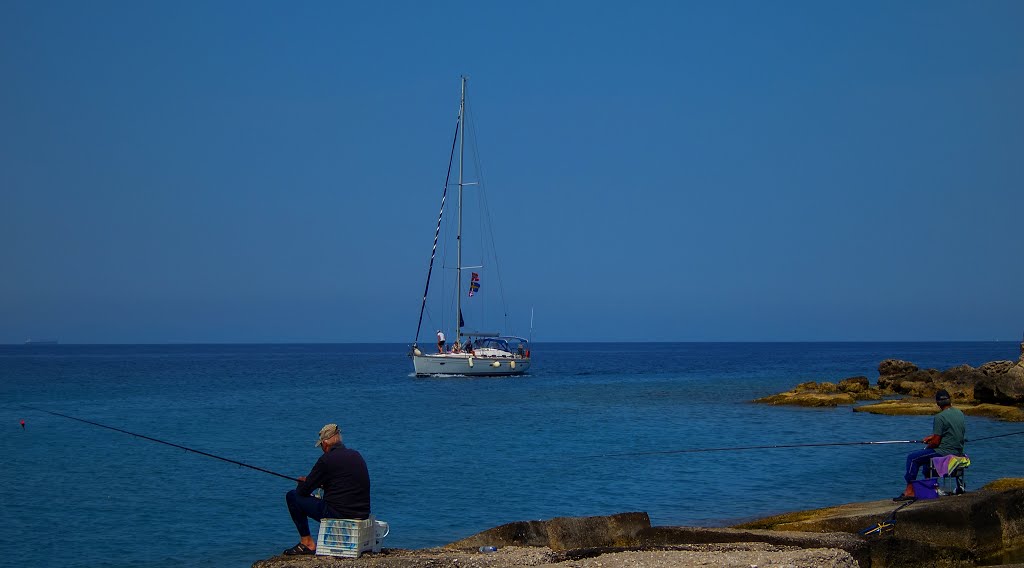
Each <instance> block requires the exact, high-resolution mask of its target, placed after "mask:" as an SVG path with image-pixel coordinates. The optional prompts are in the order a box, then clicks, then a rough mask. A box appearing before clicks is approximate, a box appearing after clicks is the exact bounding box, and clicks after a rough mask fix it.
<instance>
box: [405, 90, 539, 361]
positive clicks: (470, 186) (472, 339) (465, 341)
mask: <svg viewBox="0 0 1024 568" xmlns="http://www.w3.org/2000/svg"><path fill="white" fill-rule="evenodd" d="M466 111H467V108H466V77H462V89H461V95H460V97H459V118H458V122H457V123H456V126H455V138H454V139H453V140H452V149H451V155H450V156H449V160H448V174H447V177H446V178H445V184H444V191H443V192H442V194H441V211H440V213H439V214H438V218H437V229H436V230H435V231H434V246H433V249H431V253H430V264H429V265H428V268H427V283H426V286H425V287H424V290H423V302H422V304H421V305H420V317H419V322H418V323H417V324H416V339H415V340H414V341H413V344H412V347H411V349H410V352H409V356H410V357H411V358H412V363H413V369H414V370H415V373H416V376H417V377H426V376H443V375H464V376H470V377H474V376H507V375H522V374H524V373H526V372H527V371H529V370H530V344H529V340H527V339H525V338H522V337H518V336H515V335H503V334H502V333H500V332H491V331H477V330H476V329H477V328H476V327H470V326H467V325H466V318H464V317H463V316H464V313H463V308H466V314H469V317H470V318H472V317H473V315H476V314H477V313H478V310H477V309H476V308H477V307H478V306H477V305H476V304H478V303H480V302H482V297H483V296H484V295H485V294H486V293H487V292H483V291H482V289H481V286H482V285H483V281H482V276H481V274H482V273H486V272H485V269H487V268H490V266H489V265H488V264H485V263H484V261H481V264H479V265H477V264H471V263H470V262H469V260H468V258H466V257H465V255H464V252H465V251H464V243H466V242H467V241H468V239H466V238H464V237H466V236H467V235H464V234H463V233H464V231H465V230H466V229H467V227H466V224H465V223H464V222H463V221H464V217H463V209H464V206H465V205H466V204H467V199H466V198H467V197H469V195H468V192H474V193H476V192H479V193H480V198H479V199H477V201H478V202H479V203H480V204H481V205H482V206H486V200H485V199H483V198H482V192H483V187H482V182H481V181H480V180H476V181H467V180H466V178H465V154H466ZM456 147H457V148H458V183H457V184H456V185H457V187H458V196H457V197H458V203H457V207H456V218H455V220H454V221H455V224H454V226H455V235H454V237H455V238H454V242H455V252H456V254H455V257H456V258H455V265H454V267H452V268H454V282H453V288H454V289H453V290H451V292H453V293H454V298H453V300H454V301H452V302H450V303H451V304H453V305H452V306H451V310H450V311H449V309H446V308H442V310H441V313H440V314H438V318H439V319H440V322H441V323H438V324H437V325H436V326H431V328H430V329H434V328H437V332H436V334H437V339H438V341H437V348H436V350H435V349H434V348H433V346H431V347H430V348H428V347H426V346H424V347H423V348H422V349H421V348H420V346H419V338H420V332H421V331H422V330H423V318H424V314H425V313H428V312H427V305H428V298H429V297H431V296H430V291H431V289H430V284H431V277H432V276H434V264H435V263H434V261H435V259H436V257H437V253H438V241H439V239H440V237H441V229H442V222H443V221H445V220H446V219H445V215H444V203H445V199H446V197H447V194H448V188H449V187H450V181H451V173H452V165H453V162H454V161H455V156H456ZM477 176H478V177H481V176H480V173H479V166H477ZM481 218H484V219H489V216H486V215H485V216H482V217H481ZM449 226H451V223H449ZM483 232H486V231H484V230H481V233H483ZM491 248H492V249H493V243H491ZM474 252H475V251H474ZM481 256H482V258H484V257H485V255H483V254H482V255H481ZM493 264H494V266H495V269H494V271H493V275H494V279H495V280H498V279H499V278H500V273H499V272H498V271H497V268H496V266H497V255H494V256H493ZM442 268H444V266H443V261H442ZM467 271H469V272H470V278H468V279H466V278H465V272H467ZM478 271H479V272H478ZM442 280H443V278H442ZM464 282H465V283H467V284H468V285H467V286H466V287H465V288H463V283H464ZM491 288H492V289H493V290H494V291H495V292H497V291H498V290H503V288H501V286H500V285H499V286H493V285H492V286H491ZM501 295H502V300H503V299H504V298H503V292H502V293H501ZM435 297H439V298H440V299H441V300H442V303H443V300H444V299H445V298H452V296H451V295H448V292H447V291H442V292H440V293H435ZM449 314H450V315H449ZM503 314H504V315H505V318H506V320H507V314H508V310H507V309H503ZM432 318H433V316H430V319H432ZM445 321H450V322H451V323H450V324H448V325H449V326H454V328H455V329H454V333H448V334H446V333H445V331H444V326H445V324H444V322H445ZM505 324H506V326H507V321H506V322H505ZM449 332H451V329H450V328H449Z"/></svg>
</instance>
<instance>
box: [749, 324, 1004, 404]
mask: <svg viewBox="0 0 1024 568" xmlns="http://www.w3.org/2000/svg"><path fill="white" fill-rule="evenodd" d="M940 389H944V390H946V391H948V392H949V393H950V395H951V396H952V397H953V403H954V404H955V405H956V406H957V407H958V408H960V409H961V410H963V411H964V412H965V413H967V414H972V415H975V416H988V417H991V418H996V419H999V420H1013V421H1021V420H1024V414H1022V413H1024V410H1022V408H1021V407H1024V343H1021V357H1020V359H1019V360H1018V361H992V362H989V363H985V364H984V365H982V366H980V367H978V368H974V367H971V366H970V365H958V366H956V367H952V368H949V369H946V370H945V371H939V370H937V369H921V368H919V367H918V366H917V365H915V364H913V363H911V362H909V361H903V360H900V359H886V360H884V361H882V362H881V363H879V365H878V381H877V384H876V385H871V382H870V380H869V379H868V378H867V377H861V376H858V377H849V378H846V379H843V380H841V381H839V382H838V383H832V382H820V383H819V382H815V381H810V382H805V383H800V384H798V385H797V386H796V387H794V388H793V389H792V390H789V391H786V392H782V393H778V394H773V395H770V396H766V397H763V398H759V399H756V400H754V402H758V403H763V404H786V405H794V406H811V407H835V406H844V405H855V404H856V403H858V402H861V401H865V400H880V399H882V398H885V397H892V396H898V397H904V398H908V399H918V400H911V401H908V402H906V403H896V402H892V401H885V402H880V403H877V404H873V405H863V406H857V407H856V408H854V410H857V411H865V412H874V413H876V414H934V413H935V406H934V403H933V402H932V401H934V397H935V393H936V392H937V391H938V390H940Z"/></svg>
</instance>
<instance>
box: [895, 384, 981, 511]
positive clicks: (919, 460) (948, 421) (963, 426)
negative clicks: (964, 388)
mask: <svg viewBox="0 0 1024 568" xmlns="http://www.w3.org/2000/svg"><path fill="white" fill-rule="evenodd" d="M935 404H937V405H939V409H940V411H939V413H938V414H936V415H935V418H933V419H932V433H931V435H930V436H927V437H926V438H925V439H924V443H926V444H928V447H927V448H925V449H923V450H917V451H916V452H910V453H909V454H908V455H907V470H906V473H905V474H904V475H903V479H905V480H906V481H907V488H906V489H904V490H903V493H901V494H900V495H897V496H896V497H894V498H893V501H913V500H914V499H915V497H914V484H913V481H914V480H915V479H917V474H918V472H919V471H921V468H922V467H926V466H928V465H929V464H930V462H931V459H932V458H933V457H937V456H950V455H952V456H962V455H964V442H965V441H966V436H967V421H966V420H965V419H964V413H963V412H961V411H960V409H959V408H953V404H952V402H951V401H950V398H949V392H947V391H946V390H945V389H942V390H939V391H938V392H936V393H935Z"/></svg>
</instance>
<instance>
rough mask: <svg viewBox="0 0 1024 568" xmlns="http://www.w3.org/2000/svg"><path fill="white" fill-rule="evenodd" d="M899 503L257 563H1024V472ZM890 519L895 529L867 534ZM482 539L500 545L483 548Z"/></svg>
mask: <svg viewBox="0 0 1024 568" xmlns="http://www.w3.org/2000/svg"><path fill="white" fill-rule="evenodd" d="M895 507H897V505H896V504H894V503H893V502H892V501H889V500H881V501H869V502H864V503H851V504H847V505H840V506H837V507H827V508H824V509H815V510H811V511H800V512H795V513H788V514H785V515H778V516H774V517H769V518H766V519H761V520H757V521H753V522H749V523H744V524H742V525H737V526H735V527H731V528H721V529H715V528H699V527H658V526H652V525H651V523H650V519H649V517H648V515H647V513H641V512H637V513H620V514H618V515H611V516H607V517H561V518H556V519H550V520H546V521H520V522H516V523H509V524H506V525H501V526H499V527H495V528H492V529H489V530H486V531H484V532H481V533H479V534H476V535H473V536H471V537H468V538H465V539H462V540H460V541H457V542H453V543H451V544H448V545H446V546H443V547H439V548H430V549H423V550H399V549H386V548H385V549H383V550H382V551H381V552H380V553H378V554H364V555H363V556H362V557H360V558H332V557H326V556H315V557H311V556H306V557H287V556H277V557H274V558H270V559H267V560H261V561H258V562H256V563H254V564H253V568H326V567H340V566H351V567H378V568H427V567H430V568H440V567H445V568H457V567H462V568H508V567H512V566H537V567H550V568H597V567H601V568H620V567H621V568H625V567H627V566H630V567H634V566H645V567H652V568H660V567H669V566H675V567H691V566H693V567H696V566H729V567H733V566H735V567H742V568H749V567H751V566H789V567H795V568H804V567H806V568H817V567H833V568H854V567H858V568H868V567H871V568H887V567H903V568H919V567H920V568H925V567H929V568H930V567H932V566H948V567H967V566H983V565H984V566H996V565H1000V566H1004V567H1009V566H1018V567H1019V566H1024V564H1019V563H1018V564H1010V563H1005V564H999V562H1000V561H1003V562H1011V561H1016V562H1019V561H1020V559H1021V558H1024V479H1004V480H999V481H997V482H993V483H991V484H989V485H988V486H986V487H984V488H982V489H980V490H978V491H975V492H970V493H967V494H964V495H957V496H947V497H941V498H939V499H932V500H926V501H918V502H915V503H912V504H910V505H909V506H907V507H905V508H903V509H901V510H900V511H899V513H898V514H895V513H894V510H895ZM894 515H895V517H893V516H894ZM890 517H893V518H895V519H896V522H895V523H894V524H893V526H892V530H891V531H890V532H887V533H884V534H882V535H879V536H877V537H874V538H871V537H865V536H862V535H860V534H859V533H860V531H861V530H863V529H865V528H869V527H872V526H876V525H877V524H878V523H879V522H881V521H883V520H884V519H887V518H890ZM481 546H495V547H497V550H496V551H495V552H480V551H479V548H480V547H481Z"/></svg>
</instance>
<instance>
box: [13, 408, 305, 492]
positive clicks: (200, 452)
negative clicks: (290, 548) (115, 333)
mask: <svg viewBox="0 0 1024 568" xmlns="http://www.w3.org/2000/svg"><path fill="white" fill-rule="evenodd" d="M22 407H23V408H28V409H31V410H36V411H39V412H45V413H46V414H52V415H54V416H60V417H61V418H67V419H69V420H77V421H79V422H84V423H86V424H92V425H93V426H99V427H100V428H106V429H107V430H113V431H115V432H121V433H122V434H128V435H130V436H135V437H136V438H142V439H143V440H149V441H150V442H156V443H158V444H164V445H167V446H171V447H174V448H179V449H182V450H185V451H186V452H192V453H194V454H199V455H201V456H206V457H208V458H213V459H215V460H220V461H225V462H228V463H233V464H235V465H239V466H242V467H247V468H249V469H255V470H256V471H262V472H263V473H269V474H270V475H276V476H278V477H283V478H284V479H290V480H292V481H295V482H298V481H299V480H298V479H296V478H294V477H289V476H287V475H284V474H281V473H277V472H276V471H270V470H269V469H263V468H262V467H256V466H254V465H249V464H247V463H243V462H240V461H237V460H233V459H229V458H223V457H221V456H215V455H213V454H211V453H209V452H204V451H202V450H197V449H194V448H189V447H186V446H182V445H180V444H175V443H173V442H165V441H164V440H158V439H156V438H152V437H150V436H146V435H144V434H138V433H135V432H129V431H128V430H122V429H121V428H115V427H113V426H107V425H106V424H100V423H99V422H93V421H92V420H86V419H84V418H76V417H74V416H68V415H67V414H61V413H59V412H52V411H49V410H44V409H42V408H36V407H34V406H26V405H24V404H23V405H22Z"/></svg>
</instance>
